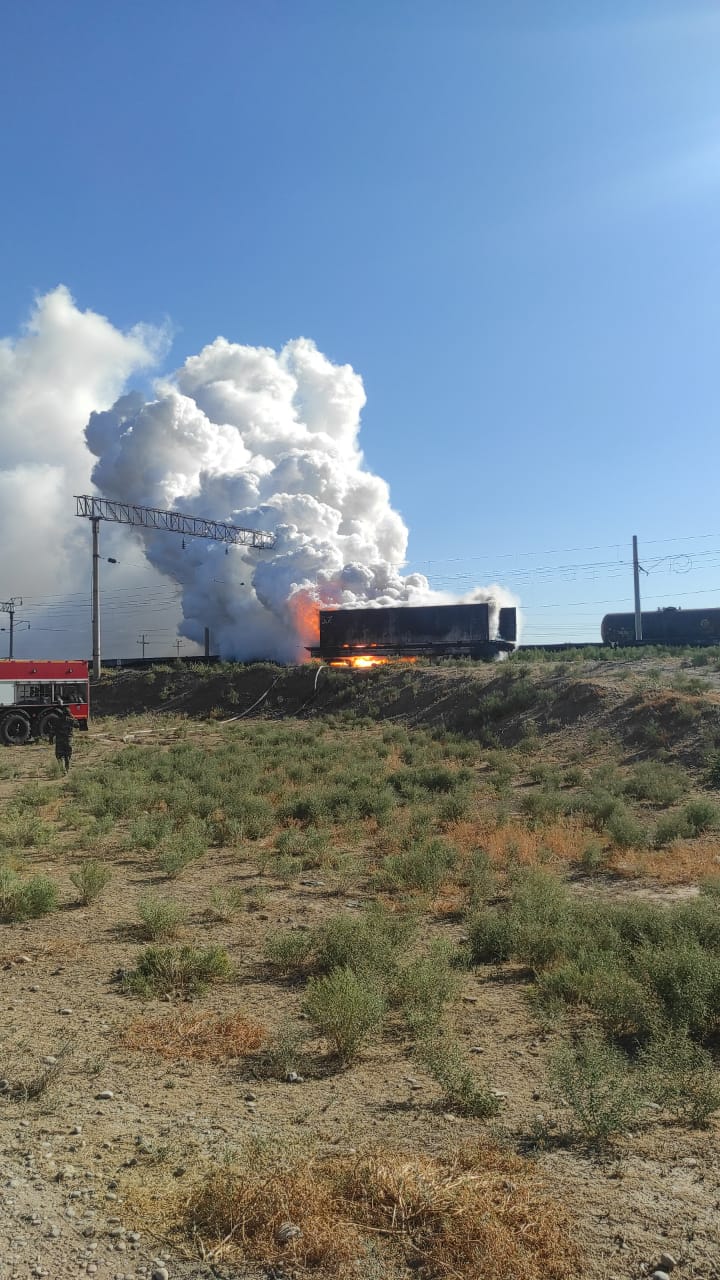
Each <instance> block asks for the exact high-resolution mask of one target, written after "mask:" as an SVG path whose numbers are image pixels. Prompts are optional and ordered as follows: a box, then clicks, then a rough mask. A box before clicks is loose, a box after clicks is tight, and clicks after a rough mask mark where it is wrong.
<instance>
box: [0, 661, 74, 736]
mask: <svg viewBox="0 0 720 1280" xmlns="http://www.w3.org/2000/svg"><path fill="white" fill-rule="evenodd" d="M89 700H90V695H89V685H88V664H87V662H51V661H47V662H41V661H36V660H33V659H30V658H15V659H12V658H8V659H6V660H3V659H0V743H2V744H3V745H4V746H6V747H15V746H22V744H23V743H25V742H31V741H33V740H35V741H37V740H38V739H39V738H52V736H53V727H54V723H55V722H57V719H58V713H59V711H60V710H61V708H67V710H68V711H69V712H70V714H71V715H73V716H74V717H75V719H76V720H77V721H78V723H79V725H80V728H81V729H87V727H88V717H89V714H90V705H89Z"/></svg>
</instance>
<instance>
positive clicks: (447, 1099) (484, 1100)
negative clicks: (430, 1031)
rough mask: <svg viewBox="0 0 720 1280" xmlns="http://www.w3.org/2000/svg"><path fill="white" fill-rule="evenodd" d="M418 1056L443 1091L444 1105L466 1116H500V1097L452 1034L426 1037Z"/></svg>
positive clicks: (485, 1117)
mask: <svg viewBox="0 0 720 1280" xmlns="http://www.w3.org/2000/svg"><path fill="white" fill-rule="evenodd" d="M416 1052H417V1056H418V1058H419V1060H420V1061H421V1062H422V1064H423V1066H424V1067H425V1069H426V1070H427V1071H429V1073H430V1075H431V1076H432V1077H433V1079H434V1080H436V1081H437V1083H438V1084H439V1085H440V1087H441V1089H442V1091H443V1104H444V1105H445V1106H446V1107H451V1108H452V1109H453V1110H454V1111H459V1112H460V1113H461V1114H462V1115H465V1116H477V1117H478V1118H479V1119H482V1120H487V1119H489V1118H490V1117H491V1116H495V1115H497V1113H498V1111H499V1110H500V1099H499V1098H498V1097H497V1096H496V1094H495V1093H493V1091H492V1089H491V1087H490V1085H489V1083H488V1081H487V1079H486V1078H485V1077H484V1076H482V1075H480V1074H479V1073H478V1072H477V1071H474V1070H472V1068H471V1067H470V1066H469V1065H468V1063H467V1061H466V1059H465V1055H464V1053H463V1051H462V1048H461V1046H460V1045H459V1044H458V1043H457V1041H456V1040H454V1039H453V1038H452V1037H450V1036H448V1035H438V1036H433V1037H430V1038H428V1039H425V1040H422V1041H421V1042H420V1043H419V1045H418V1048H417V1051H416Z"/></svg>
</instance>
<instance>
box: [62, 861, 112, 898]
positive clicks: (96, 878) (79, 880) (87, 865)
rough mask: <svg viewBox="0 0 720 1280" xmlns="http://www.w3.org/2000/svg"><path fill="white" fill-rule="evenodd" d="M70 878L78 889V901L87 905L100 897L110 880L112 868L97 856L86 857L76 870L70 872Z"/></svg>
mask: <svg viewBox="0 0 720 1280" xmlns="http://www.w3.org/2000/svg"><path fill="white" fill-rule="evenodd" d="M70 880H71V882H72V883H73V884H74V885H75V888H76V889H77V891H78V896H79V898H80V901H81V902H82V903H83V904H84V905H87V904H88V903H90V902H94V901H95V899H96V898H99V897H100V894H101V893H102V891H103V889H105V888H106V887H107V885H108V884H109V883H110V881H111V880H112V870H111V868H110V867H109V866H108V865H107V863H105V862H100V860H99V859H98V858H87V859H86V860H85V862H81V863H80V866H79V867H78V869H77V871H71V872H70Z"/></svg>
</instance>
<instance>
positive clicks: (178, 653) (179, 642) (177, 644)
mask: <svg viewBox="0 0 720 1280" xmlns="http://www.w3.org/2000/svg"><path fill="white" fill-rule="evenodd" d="M184 643H185V641H184V640H176V641H175V649H176V651H177V656H178V658H179V657H180V646H181V645H183V644H184Z"/></svg>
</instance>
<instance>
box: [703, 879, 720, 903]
mask: <svg viewBox="0 0 720 1280" xmlns="http://www.w3.org/2000/svg"><path fill="white" fill-rule="evenodd" d="M700 892H701V894H703V895H704V896H705V897H707V898H713V899H715V898H720V875H719V876H708V878H707V879H706V880H703V881H702V882H701V884H700Z"/></svg>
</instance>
